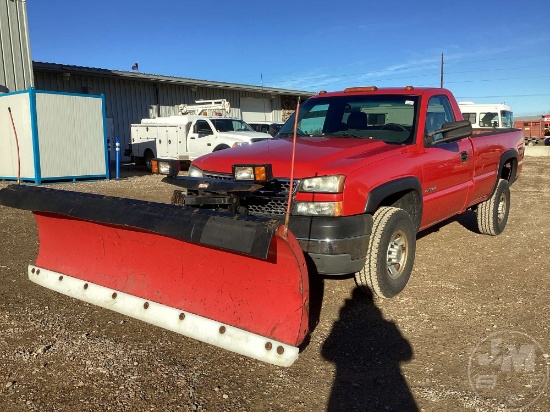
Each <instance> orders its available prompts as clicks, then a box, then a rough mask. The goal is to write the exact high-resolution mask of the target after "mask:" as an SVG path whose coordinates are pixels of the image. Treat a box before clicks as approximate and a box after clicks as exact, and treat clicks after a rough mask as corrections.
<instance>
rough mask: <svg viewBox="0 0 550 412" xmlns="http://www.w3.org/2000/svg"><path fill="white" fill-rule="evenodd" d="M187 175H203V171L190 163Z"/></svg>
mask: <svg viewBox="0 0 550 412" xmlns="http://www.w3.org/2000/svg"><path fill="white" fill-rule="evenodd" d="M187 176H190V177H204V173H203V172H202V170H201V169H199V168H198V167H197V166H195V165H194V164H191V166H189V171H188V172H187Z"/></svg>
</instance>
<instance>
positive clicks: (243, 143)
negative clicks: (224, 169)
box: [231, 142, 250, 147]
mask: <svg viewBox="0 0 550 412" xmlns="http://www.w3.org/2000/svg"><path fill="white" fill-rule="evenodd" d="M249 144H250V142H235V143H233V146H231V147H238V146H245V145H249Z"/></svg>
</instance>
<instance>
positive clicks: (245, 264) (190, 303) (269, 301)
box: [0, 185, 309, 366]
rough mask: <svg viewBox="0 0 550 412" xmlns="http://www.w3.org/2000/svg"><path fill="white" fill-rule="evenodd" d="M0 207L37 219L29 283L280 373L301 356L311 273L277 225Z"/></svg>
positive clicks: (127, 209) (23, 193)
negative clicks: (268, 365)
mask: <svg viewBox="0 0 550 412" xmlns="http://www.w3.org/2000/svg"><path fill="white" fill-rule="evenodd" d="M0 205H4V206H8V207H14V208H18V209H23V210H31V211H32V212H33V213H34V216H35V218H36V222H37V225H38V234H39V240H40V246H39V251H38V257H37V260H36V265H30V266H29V278H30V280H32V281H33V282H36V283H38V284H40V285H42V286H44V287H47V288H49V289H52V290H55V291H57V292H60V293H63V294H65V295H68V296H72V297H75V298H77V299H80V300H83V301H85V302H89V303H92V304H95V305H99V306H102V307H104V308H107V309H111V310H114V311H116V312H119V313H122V314H124V315H127V316H130V317H133V318H136V319H140V320H143V321H145V322H148V323H151V324H154V325H157V326H160V327H163V328H165V329H169V330H171V331H174V332H176V333H180V334H182V335H185V336H188V337H191V338H194V339H197V340H200V341H203V342H206V343H210V344H212V345H216V346H219V347H222V348H224V349H228V350H231V351H233V352H236V353H240V354H242V355H245V356H249V357H252V358H255V359H258V360H262V361H265V362H268V363H272V364H275V365H280V366H290V365H291V364H292V363H293V362H294V361H295V360H296V358H297V357H298V351H299V350H298V346H299V345H300V344H301V343H302V342H303V340H304V339H305V337H306V335H307V332H308V306H309V284H308V275H307V269H306V264H305V261H304V256H303V253H302V251H301V249H300V246H299V245H298V242H297V241H296V239H295V238H294V237H293V235H292V234H291V233H290V232H288V237H286V238H285V237H284V236H283V226H281V225H280V222H278V221H277V220H273V219H267V218H266V219H264V218H252V217H246V218H244V217H239V218H236V217H235V216H233V215H229V214H224V213H218V212H211V211H204V210H200V209H195V208H187V207H181V206H173V205H168V204H163V203H152V202H143V201H138V200H133V199H123V198H115V197H109V196H101V195H92V194H85V193H77V192H69V191H61V190H54V189H45V188H38V187H31V186H16V185H12V186H8V187H7V188H5V189H2V190H0Z"/></svg>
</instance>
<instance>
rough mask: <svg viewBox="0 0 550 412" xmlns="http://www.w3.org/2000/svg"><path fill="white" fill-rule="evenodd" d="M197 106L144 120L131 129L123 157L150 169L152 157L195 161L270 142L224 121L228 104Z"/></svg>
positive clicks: (237, 123)
mask: <svg viewBox="0 0 550 412" xmlns="http://www.w3.org/2000/svg"><path fill="white" fill-rule="evenodd" d="M195 103H197V104H196V105H184V104H182V105H180V106H179V113H180V114H179V115H176V116H169V117H157V118H155V119H143V120H142V121H141V123H140V124H132V125H131V138H132V143H131V144H130V145H129V147H128V150H127V152H126V153H125V154H131V156H132V158H133V160H134V161H135V162H136V163H145V165H146V166H147V168H148V169H149V170H150V169H151V160H152V159H153V158H155V157H158V158H163V159H172V160H179V161H185V160H194V159H196V158H197V157H200V156H202V155H204V154H207V153H210V152H215V151H217V150H222V149H228V148H230V147H236V146H241V145H244V144H251V143H255V142H258V141H261V140H266V139H270V138H271V136H270V135H268V134H266V133H259V132H256V131H254V129H252V128H251V127H250V126H249V125H248V124H246V123H245V122H244V121H242V120H241V119H236V118H232V117H224V116H223V113H222V112H225V114H226V115H227V114H228V113H229V109H230V107H229V102H228V101H227V100H225V99H220V100H197V101H196V102H195Z"/></svg>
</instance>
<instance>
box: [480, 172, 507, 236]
mask: <svg viewBox="0 0 550 412" xmlns="http://www.w3.org/2000/svg"><path fill="white" fill-rule="evenodd" d="M509 213H510V186H509V185H508V182H507V181H506V180H504V179H500V180H499V182H498V186H497V188H496V190H495V193H493V195H492V196H491V197H490V198H489V199H487V200H486V201H485V202H483V203H480V204H479V205H478V206H477V210H476V214H477V228H478V229H479V231H480V232H481V233H483V234H484V235H491V236H496V235H500V234H501V233H502V231H503V230H504V228H505V227H506V223H507V222H508V214H509Z"/></svg>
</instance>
